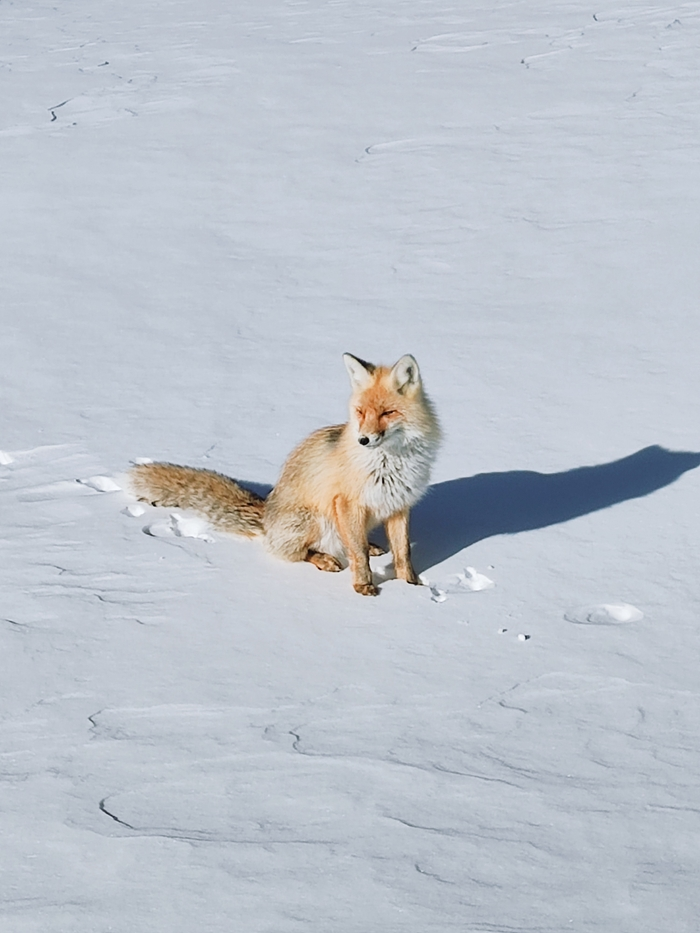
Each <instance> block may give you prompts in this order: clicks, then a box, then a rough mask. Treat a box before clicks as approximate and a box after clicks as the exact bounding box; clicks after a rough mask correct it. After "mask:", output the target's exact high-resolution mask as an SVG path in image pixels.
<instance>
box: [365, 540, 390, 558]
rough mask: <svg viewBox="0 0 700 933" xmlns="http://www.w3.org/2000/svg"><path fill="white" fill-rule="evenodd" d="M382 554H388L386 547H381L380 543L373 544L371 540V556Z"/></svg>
mask: <svg viewBox="0 0 700 933" xmlns="http://www.w3.org/2000/svg"><path fill="white" fill-rule="evenodd" d="M382 554H386V548H383V547H381V546H380V545H379V544H372V542H371V541H370V544H369V556H370V557H381V556H382Z"/></svg>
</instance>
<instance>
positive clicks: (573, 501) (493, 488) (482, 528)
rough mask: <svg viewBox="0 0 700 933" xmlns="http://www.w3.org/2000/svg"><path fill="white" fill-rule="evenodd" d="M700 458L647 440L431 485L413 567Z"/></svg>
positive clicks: (648, 483)
mask: <svg viewBox="0 0 700 933" xmlns="http://www.w3.org/2000/svg"><path fill="white" fill-rule="evenodd" d="M699 465H700V453H691V452H686V451H672V450H665V449H664V448H663V447H658V446H653V447H645V448H644V449H643V450H639V451H637V453H635V454H632V455H631V456H629V457H624V458H623V459H622V460H615V461H614V462H613V463H602V464H600V465H598V466H585V467H578V468H577V469H573V470H567V471H566V472H565V473H534V472H531V471H527V470H513V471H510V472H508V473H480V474H478V475H477V476H464V477H462V478H461V479H452V480H448V481H447V482H446V483H437V484H436V485H434V486H431V487H430V489H429V490H428V493H427V495H426V496H425V498H424V499H422V500H421V501H420V502H419V503H418V505H417V506H415V508H414V509H413V511H412V512H411V540H412V541H414V546H413V552H412V554H413V563H414V565H415V568H416V570H417V571H418V573H420V572H422V571H423V570H426V569H427V568H428V567H433V566H434V565H435V564H439V563H440V562H441V561H443V560H446V559H447V558H448V557H452V556H453V555H454V554H456V553H458V551H461V550H462V549H463V548H465V547H469V545H470V544H474V543H475V542H476V541H480V540H481V539H482V538H489V537H491V536H492V535H502V534H516V533H517V532H519V531H531V530H533V529H535V528H545V527H546V526H547V525H555V524H557V523H559V522H565V521H568V520H569V519H571V518H578V517H580V516H582V515H587V514H588V513H589V512H595V511H597V510H598V509H606V508H608V507H609V506H611V505H615V504H616V503H618V502H624V501H625V500H627V499H637V498H639V497H641V496H646V495H649V493H651V492H655V491H656V490H657V489H661V488H662V487H664V486H668V485H669V484H670V483H672V482H674V480H677V479H678V477H679V476H682V474H683V473H685V472H686V471H687V470H693V469H695V468H696V467H697V466H699Z"/></svg>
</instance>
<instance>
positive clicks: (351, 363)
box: [343, 353, 434, 449]
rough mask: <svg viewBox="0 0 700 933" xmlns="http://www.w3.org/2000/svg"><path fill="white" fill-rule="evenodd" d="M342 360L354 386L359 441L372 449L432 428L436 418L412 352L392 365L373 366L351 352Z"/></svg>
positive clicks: (353, 418) (352, 421)
mask: <svg viewBox="0 0 700 933" xmlns="http://www.w3.org/2000/svg"><path fill="white" fill-rule="evenodd" d="M343 360H344V361H345V366H346V368H347V371H348V373H349V374H350V382H351V384H352V390H353V391H352V396H351V398H350V425H351V427H352V428H353V429H354V430H355V432H356V435H357V441H358V443H359V444H361V445H362V446H363V447H367V448H370V449H371V448H373V447H379V446H380V445H381V444H385V443H390V442H391V441H392V440H394V441H399V442H400V441H401V440H403V439H407V438H408V437H410V436H417V435H421V434H425V433H426V431H430V427H431V425H432V424H433V423H434V419H433V418H432V416H431V411H430V407H429V403H428V401H427V400H426V398H425V396H424V395H423V385H422V383H421V378H420V370H419V369H418V363H416V361H415V359H414V358H413V357H412V356H411V355H410V354H406V356H402V357H401V359H400V360H399V361H398V363H396V364H395V365H394V366H391V367H389V366H374V365H373V364H372V363H367V362H365V361H364V360H360V359H358V358H357V357H356V356H352V355H351V354H350V353H345V354H343Z"/></svg>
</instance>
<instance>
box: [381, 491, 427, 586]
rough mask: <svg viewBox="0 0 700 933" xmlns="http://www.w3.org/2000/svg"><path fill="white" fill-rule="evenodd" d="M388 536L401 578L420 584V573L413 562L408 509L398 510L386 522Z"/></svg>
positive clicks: (407, 581)
mask: <svg viewBox="0 0 700 933" xmlns="http://www.w3.org/2000/svg"><path fill="white" fill-rule="evenodd" d="M384 527H385V528H386V536H387V538H388V539H389V546H390V547H391V553H392V554H393V555H394V568H395V570H396V576H397V577H398V578H399V580H405V581H406V583H415V584H420V580H419V579H418V574H417V573H416V571H415V570H414V569H413V564H412V563H411V541H410V538H409V536H408V509H406V510H405V511H403V512H397V513H396V514H395V515H392V516H391V518H388V519H387V520H386V521H385V522H384Z"/></svg>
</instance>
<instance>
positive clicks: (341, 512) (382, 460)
mask: <svg viewBox="0 0 700 933" xmlns="http://www.w3.org/2000/svg"><path fill="white" fill-rule="evenodd" d="M343 361H344V363H345V367H346V369H347V371H348V375H349V376H350V385H351V396H350V404H349V419H348V421H347V422H346V423H345V424H338V425H331V426H330V427H325V428H320V429H319V430H317V431H314V432H313V433H312V434H310V435H309V436H308V437H307V438H306V439H305V440H303V441H302V442H301V443H300V444H299V445H298V446H297V447H296V448H295V449H294V450H293V451H292V453H291V454H290V455H289V457H288V458H287V460H286V462H285V464H284V466H283V467H282V471H281V473H280V476H279V479H278V481H277V484H276V485H275V486H274V487H273V489H272V491H271V492H270V493H269V495H268V496H267V498H263V497H261V496H259V495H257V494H256V493H254V492H252V491H251V490H248V489H246V488H244V487H243V486H241V485H240V484H239V483H237V482H236V481H235V480H233V479H230V478H229V477H227V476H224V475H223V474H221V473H216V472H214V471H213V470H205V469H200V468H195V467H186V466H178V465H176V464H172V463H142V464H138V465H136V466H134V467H132V468H131V470H130V471H129V480H130V486H131V489H132V492H134V493H135V495H136V496H137V497H138V498H139V499H141V500H142V501H145V502H149V503H150V504H152V505H156V506H165V507H166V508H173V507H176V508H187V509H193V510H194V511H196V512H198V513H199V514H200V515H202V516H203V517H205V518H206V519H207V520H208V521H209V523H210V524H211V525H212V527H214V528H216V529H219V530H220V531H224V532H230V533H234V534H238V535H242V536H244V537H247V538H258V537H259V538H262V542H263V544H264V546H265V548H266V550H267V551H268V552H269V553H271V554H273V555H275V556H276V557H279V558H282V559H283V560H288V561H308V562H309V563H311V564H313V565H314V566H315V567H317V568H318V569H319V570H324V571H328V572H331V573H334V572H337V571H340V570H343V569H344V567H345V566H347V565H349V567H350V572H351V575H352V584H353V587H354V589H355V592H357V593H359V594H360V595H362V596H377V595H378V593H379V590H378V588H377V587H376V586H375V584H374V583H373V581H372V574H371V571H370V564H369V558H370V556H374V555H377V554H383V553H384V550H383V549H382V548H381V547H379V546H378V545H376V544H372V543H370V541H369V537H368V536H369V533H370V532H371V531H372V529H374V528H376V527H377V526H378V525H380V524H383V525H384V528H385V531H386V537H387V541H388V542H389V547H390V548H391V553H392V556H393V560H394V569H395V572H396V576H397V578H398V579H400V580H405V581H406V582H407V583H411V584H416V585H418V584H420V582H421V581H420V580H419V578H418V575H417V574H416V572H415V570H414V568H413V564H412V563H411V543H410V538H409V512H410V509H411V508H412V506H414V505H415V504H416V503H417V502H418V501H419V499H421V498H422V496H423V495H424V494H425V492H426V490H427V488H428V483H429V481H430V471H431V468H432V466H433V463H434V461H435V458H436V455H437V451H438V448H439V445H440V441H441V430H440V425H439V422H438V418H437V415H436V413H435V409H434V407H433V404H432V402H431V401H430V399H429V398H428V396H427V395H426V393H425V391H424V389H423V383H422V380H421V374H420V370H419V368H418V363H417V362H416V360H415V358H414V357H413V356H411V355H410V354H406V355H405V356H402V357H401V359H400V360H399V361H398V362H397V363H395V364H394V366H391V367H390V366H375V365H374V364H373V363H368V362H366V361H365V360H362V359H360V358H359V357H356V356H353V355H352V354H350V353H345V354H343Z"/></svg>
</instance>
